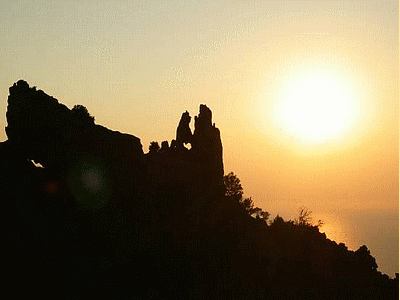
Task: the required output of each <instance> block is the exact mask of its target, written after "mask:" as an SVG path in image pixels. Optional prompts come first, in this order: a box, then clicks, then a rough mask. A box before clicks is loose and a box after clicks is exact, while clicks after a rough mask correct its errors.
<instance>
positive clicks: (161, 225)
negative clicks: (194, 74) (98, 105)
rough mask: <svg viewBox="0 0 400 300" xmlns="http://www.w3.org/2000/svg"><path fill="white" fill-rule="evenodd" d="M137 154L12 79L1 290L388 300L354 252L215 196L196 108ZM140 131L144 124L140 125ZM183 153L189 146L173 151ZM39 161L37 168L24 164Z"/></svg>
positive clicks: (393, 286)
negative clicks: (172, 135) (172, 132)
mask: <svg viewBox="0 0 400 300" xmlns="http://www.w3.org/2000/svg"><path fill="white" fill-rule="evenodd" d="M190 120H191V117H190V116H189V113H187V112H185V113H183V115H182V118H181V120H180V122H179V125H178V128H177V135H176V139H175V140H173V141H171V143H168V142H163V143H162V146H161V148H159V147H158V146H157V144H155V143H153V144H152V147H150V152H149V153H147V154H144V152H143V150H142V145H141V143H140V140H139V139H138V138H137V137H134V136H132V135H129V134H122V133H119V132H115V131H111V130H109V129H107V128H105V127H102V126H100V125H97V124H95V122H94V118H93V117H92V116H90V115H89V113H88V112H87V110H86V109H85V108H84V107H83V106H75V107H74V108H73V109H72V110H70V109H68V108H67V107H66V106H64V105H62V104H60V103H58V101H57V100H56V99H54V98H53V97H51V96H48V95H47V94H45V93H44V92H43V91H40V90H36V89H35V88H31V87H29V85H28V84H27V83H26V82H24V81H22V80H21V81H18V82H17V83H16V84H14V85H13V86H12V87H11V88H10V95H9V98H8V108H7V122H8V126H7V128H6V133H7V136H8V140H7V141H5V142H2V143H0V159H1V160H0V174H1V175H0V195H1V212H2V219H3V220H4V222H3V226H2V238H1V253H2V259H3V267H2V274H3V280H2V282H3V283H4V288H3V292H4V293H12V294H13V295H14V297H18V296H21V295H26V294H29V295H35V294H37V295H40V297H64V298H89V297H90V298H100V297H108V298H127V299H397V298H398V282H397V281H395V280H394V279H390V278H389V277H388V276H387V275H384V274H381V273H380V272H378V271H377V265H376V262H375V259H374V258H373V257H372V256H371V255H370V253H369V250H368V249H367V247H365V246H363V247H360V249H358V250H357V251H349V250H348V249H347V248H346V246H345V245H344V244H339V245H338V244H337V243H335V242H333V241H330V240H329V239H327V238H326V237H325V235H324V234H321V233H320V232H319V231H318V227H316V226H311V225H310V224H296V223H294V222H291V221H289V222H285V221H284V220H283V219H281V218H279V217H277V218H275V220H274V222H272V223H271V224H269V225H268V224H267V223H266V222H265V221H264V220H262V219H260V218H253V217H251V216H250V215H249V214H248V213H247V212H246V210H245V209H244V208H243V207H242V206H241V205H240V203H239V202H238V201H236V200H235V197H231V196H229V195H227V194H226V193H225V187H224V181H223V174H224V169H223V161H222V143H221V138H220V132H219V130H218V129H217V128H216V127H215V125H213V124H212V114H211V110H210V109H209V108H208V107H206V106H205V105H201V106H200V113H199V115H198V116H197V117H195V126H194V127H195V129H194V132H193V133H192V132H191V130H190V127H189V123H190ZM144 126H146V124H144ZM185 144H190V145H191V147H190V150H189V149H188V148H186V147H185ZM32 160H33V161H35V163H40V164H41V165H42V166H43V168H42V167H37V166H35V165H34V164H33V163H32Z"/></svg>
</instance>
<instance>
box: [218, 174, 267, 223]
mask: <svg viewBox="0 0 400 300" xmlns="http://www.w3.org/2000/svg"><path fill="white" fill-rule="evenodd" d="M224 184H225V196H226V197H227V198H229V199H232V201H235V202H238V203H239V204H240V205H241V206H242V207H243V208H244V209H245V210H246V212H247V213H248V214H249V215H250V216H254V217H255V218H256V219H260V220H264V221H265V222H266V221H267V220H268V218H269V215H270V214H269V213H268V212H267V211H263V210H262V209H261V208H259V207H255V206H254V201H253V199H251V197H249V198H243V187H242V184H241V183H240V179H239V178H238V177H237V176H236V175H235V174H234V173H233V172H230V173H229V174H227V175H225V176H224Z"/></svg>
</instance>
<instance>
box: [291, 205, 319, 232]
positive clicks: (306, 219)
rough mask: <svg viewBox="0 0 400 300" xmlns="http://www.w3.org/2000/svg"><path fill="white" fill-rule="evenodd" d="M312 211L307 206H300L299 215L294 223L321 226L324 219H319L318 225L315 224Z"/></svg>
mask: <svg viewBox="0 0 400 300" xmlns="http://www.w3.org/2000/svg"><path fill="white" fill-rule="evenodd" d="M311 214H312V211H309V210H308V209H307V208H306V207H304V206H302V207H300V208H299V216H298V217H297V218H296V219H295V220H294V224H295V225H298V226H307V227H317V228H320V227H321V226H322V225H324V222H323V221H322V220H318V222H317V225H314V224H313V219H312V217H311Z"/></svg>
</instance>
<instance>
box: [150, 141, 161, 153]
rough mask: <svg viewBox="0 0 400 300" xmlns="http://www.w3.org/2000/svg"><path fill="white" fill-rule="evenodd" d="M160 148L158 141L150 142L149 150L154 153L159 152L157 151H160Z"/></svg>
mask: <svg viewBox="0 0 400 300" xmlns="http://www.w3.org/2000/svg"><path fill="white" fill-rule="evenodd" d="M159 150H160V145H159V144H158V142H154V141H153V142H151V143H150V146H149V151H150V152H151V153H153V152H157V151H159Z"/></svg>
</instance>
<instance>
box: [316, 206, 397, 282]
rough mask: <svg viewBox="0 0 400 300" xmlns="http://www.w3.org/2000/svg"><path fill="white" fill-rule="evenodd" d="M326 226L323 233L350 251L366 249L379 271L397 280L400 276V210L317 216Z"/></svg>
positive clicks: (339, 212)
mask: <svg viewBox="0 0 400 300" xmlns="http://www.w3.org/2000/svg"><path fill="white" fill-rule="evenodd" d="M313 218H314V219H315V220H318V219H321V220H323V221H324V222H325V225H324V226H323V227H322V228H321V232H325V234H326V235H327V237H328V238H329V239H331V240H334V241H336V242H337V243H344V244H346V246H347V247H348V248H349V249H350V250H357V249H358V248H359V247H360V246H362V245H366V246H367V247H368V249H369V250H370V251H371V255H372V256H373V257H375V259H376V262H377V264H378V270H379V271H381V272H382V273H385V274H387V275H389V276H390V277H392V278H393V277H394V273H395V272H399V211H398V209H369V210H355V209H352V210H351V209H343V210H336V211H332V212H329V211H328V212H324V213H320V214H317V213H316V214H314V215H313Z"/></svg>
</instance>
